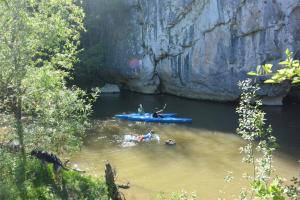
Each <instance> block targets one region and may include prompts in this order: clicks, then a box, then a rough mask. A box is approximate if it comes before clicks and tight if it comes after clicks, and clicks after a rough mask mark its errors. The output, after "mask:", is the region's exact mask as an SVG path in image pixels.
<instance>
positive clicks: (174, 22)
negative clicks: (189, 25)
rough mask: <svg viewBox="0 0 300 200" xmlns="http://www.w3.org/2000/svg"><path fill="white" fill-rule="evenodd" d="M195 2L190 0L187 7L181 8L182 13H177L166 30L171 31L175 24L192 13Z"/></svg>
mask: <svg viewBox="0 0 300 200" xmlns="http://www.w3.org/2000/svg"><path fill="white" fill-rule="evenodd" d="M195 2H196V0H192V1H191V2H190V3H189V4H188V5H187V6H185V7H184V8H183V11H182V12H181V13H179V14H178V15H177V17H176V18H175V19H174V20H173V21H172V22H169V23H168V25H167V27H166V28H167V29H171V28H173V27H174V26H175V25H176V24H178V23H180V22H181V21H182V20H183V19H184V18H185V16H186V15H187V14H188V13H190V12H191V11H192V9H193V7H194V4H195Z"/></svg>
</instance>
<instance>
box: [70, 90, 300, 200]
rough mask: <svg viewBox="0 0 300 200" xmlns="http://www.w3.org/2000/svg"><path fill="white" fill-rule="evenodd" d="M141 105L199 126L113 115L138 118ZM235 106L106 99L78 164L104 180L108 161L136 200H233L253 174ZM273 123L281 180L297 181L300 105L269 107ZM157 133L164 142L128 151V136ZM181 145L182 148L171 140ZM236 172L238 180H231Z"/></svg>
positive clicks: (128, 96) (164, 98) (133, 96)
mask: <svg viewBox="0 0 300 200" xmlns="http://www.w3.org/2000/svg"><path fill="white" fill-rule="evenodd" d="M140 103H142V104H143V107H144V108H145V110H146V111H150V112H151V111H152V110H154V108H155V107H162V106H163V105H164V104H165V103H166V104H167V108H166V112H175V113H177V114H178V115H179V116H181V117H190V118H192V119H193V122H192V123H191V124H176V125H175V124H149V123H133V122H127V121H119V120H116V119H114V118H113V116H114V114H118V113H122V112H134V111H136V109H137V106H138V104H140ZM235 107H236V105H235V104H230V103H227V104H226V103H213V102H206V101H196V100H190V99H184V98H179V97H175V96H169V95H142V94H137V93H131V92H122V93H120V94H104V95H101V97H100V98H99V100H98V102H97V103H96V105H95V113H94V116H93V127H92V129H91V130H90V131H89V136H88V137H87V139H86V140H85V143H84V147H83V148H82V150H81V151H80V152H78V153H76V154H74V155H73V156H72V159H71V161H72V162H73V163H77V164H78V166H79V167H80V168H81V169H84V170H86V171H87V173H88V174H90V175H93V176H103V173H104V164H105V161H107V160H108V161H109V162H110V163H111V164H112V165H113V166H114V167H116V171H117V174H118V177H117V182H120V183H125V182H127V181H128V182H130V185H131V188H130V189H129V190H123V192H124V194H125V196H126V197H127V199H129V200H141V199H143V200H148V199H149V200H150V199H156V197H157V196H158V195H159V194H160V193H161V192H163V193H166V194H169V193H171V192H180V191H187V192H189V193H192V192H194V193H196V195H197V199H204V200H207V199H218V198H227V199H233V198H234V197H236V195H237V194H238V193H239V191H240V190H241V188H242V187H247V186H248V185H247V182H246V181H245V179H244V178H243V177H242V176H243V174H244V173H245V172H250V171H251V169H250V167H249V166H247V165H246V164H243V163H241V159H242V155H240V154H239V147H240V146H242V145H243V144H244V142H243V141H242V140H241V139H240V137H239V136H237V135H236V134H235V129H236V127H237V116H236V114H235ZM264 109H265V111H266V112H267V119H268V122H270V123H271V124H272V126H273V130H274V135H275V136H276V137H277V138H278V139H279V144H280V149H279V150H278V151H277V152H276V153H275V158H274V164H275V167H276V174H279V175H281V176H284V177H287V178H291V177H292V176H295V175H297V174H299V173H300V168H299V166H300V165H299V162H298V160H299V159H300V132H299V130H300V115H299V113H300V106H299V105H288V106H283V107H266V108H264ZM150 129H153V130H154V131H155V133H156V134H158V135H159V136H160V138H161V141H160V142H157V141H153V142H149V143H139V144H137V145H136V146H129V147H124V146H122V145H121V144H122V139H123V137H124V135H125V134H144V133H146V132H147V131H148V130H150ZM169 138H171V139H175V140H176V143H177V144H176V145H175V146H166V145H165V144H164V141H165V140H167V139H169ZM231 172H232V176H233V177H234V179H233V180H232V181H231V182H230V183H226V181H225V180H224V177H225V176H226V175H227V174H228V173H231Z"/></svg>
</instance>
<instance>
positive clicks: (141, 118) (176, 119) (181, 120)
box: [115, 113, 192, 123]
mask: <svg viewBox="0 0 300 200" xmlns="http://www.w3.org/2000/svg"><path fill="white" fill-rule="evenodd" d="M166 114H167V113H166ZM160 115H162V114H160ZM174 116H175V115H173V117H172V116H166V117H158V118H155V117H152V115H151V114H147V115H137V114H136V115H130V116H127V117H124V116H123V115H121V116H119V115H115V117H117V118H119V119H125V120H128V121H141V122H158V123H189V122H192V119H191V118H179V117H174Z"/></svg>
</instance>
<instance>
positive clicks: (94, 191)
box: [0, 151, 107, 200]
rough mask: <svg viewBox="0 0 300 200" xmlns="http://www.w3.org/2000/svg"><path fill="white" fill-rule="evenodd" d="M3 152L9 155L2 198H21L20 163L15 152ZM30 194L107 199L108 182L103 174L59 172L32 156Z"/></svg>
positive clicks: (34, 198) (38, 199) (41, 198)
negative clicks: (19, 184)
mask: <svg viewBox="0 0 300 200" xmlns="http://www.w3.org/2000/svg"><path fill="white" fill-rule="evenodd" d="M0 153H2V155H1V157H2V158H7V159H5V160H4V162H1V164H0V167H5V168H6V170H1V171H5V172H7V173H6V174H1V176H0V178H1V179H0V199H6V200H10V199H11V200H15V199H20V198H21V196H20V195H21V194H20V192H19V191H18V187H17V184H16V182H15V180H16V176H17V174H18V168H17V167H11V168H10V169H9V165H10V166H17V165H16V164H15V163H14V162H15V161H17V160H14V158H13V157H14V155H13V154H10V153H5V154H6V155H5V156H4V155H3V154H4V152H1V151H0ZM25 171H26V177H27V179H26V181H25V183H24V184H25V188H26V197H27V199H30V200H55V199H76V200H77V199H87V200H94V199H95V200H97V199H101V200H105V199H107V189H106V185H105V182H104V181H103V180H102V179H99V178H92V177H90V176H85V175H81V174H80V173H79V172H76V171H71V170H70V171H66V170H61V171H60V172H58V173H55V172H54V171H53V167H52V165H50V164H49V165H43V164H41V163H40V162H39V161H38V160H36V159H33V158H28V159H27V162H26V167H25Z"/></svg>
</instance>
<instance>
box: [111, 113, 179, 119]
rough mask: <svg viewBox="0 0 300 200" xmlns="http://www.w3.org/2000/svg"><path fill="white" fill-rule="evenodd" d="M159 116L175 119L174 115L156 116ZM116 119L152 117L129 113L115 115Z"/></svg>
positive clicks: (146, 114)
mask: <svg viewBox="0 0 300 200" xmlns="http://www.w3.org/2000/svg"><path fill="white" fill-rule="evenodd" d="M158 115H159V116H162V117H163V118H164V117H175V116H176V113H161V114H158ZM115 117H116V118H119V119H128V118H131V117H152V113H144V114H139V113H129V114H118V115H115Z"/></svg>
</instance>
